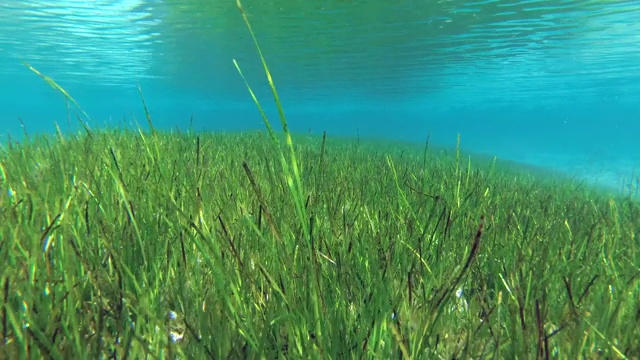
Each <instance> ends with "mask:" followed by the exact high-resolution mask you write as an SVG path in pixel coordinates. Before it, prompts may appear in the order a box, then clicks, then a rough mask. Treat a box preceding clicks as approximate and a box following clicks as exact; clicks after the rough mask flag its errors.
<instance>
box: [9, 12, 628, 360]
mask: <svg viewBox="0 0 640 360" xmlns="http://www.w3.org/2000/svg"><path fill="white" fill-rule="evenodd" d="M238 6H239V8H240V9H241V10H242V7H241V4H240V3H239V2H238ZM242 14H243V16H244V13H242ZM244 19H245V21H246V23H247V25H248V27H249V31H250V34H251V35H252V36H253V31H252V30H251V27H250V24H249V22H248V20H247V19H246V17H245V18H244ZM254 40H255V38H254ZM256 47H257V49H258V51H259V50H260V48H259V46H258V43H257V42H256ZM259 56H260V58H261V60H262V62H263V64H264V70H265V74H266V76H267V79H268V81H269V83H270V85H271V88H272V90H273V94H274V100H275V102H276V105H277V106H278V109H279V110H280V112H279V115H280V121H281V125H282V128H283V131H282V133H279V132H276V131H275V130H274V129H273V127H272V124H271V123H270V121H269V120H268V119H267V117H266V116H264V113H263V112H262V108H261V105H260V102H259V101H258V99H257V98H255V96H253V92H252V91H251V86H250V85H249V84H248V83H247V88H248V90H249V92H250V95H251V96H252V98H253V99H254V101H255V103H256V105H257V106H258V109H259V112H260V113H261V114H262V115H263V116H264V121H265V126H266V129H267V131H266V133H265V132H254V133H237V134H236V133H230V134H211V133H206V134H199V133H194V132H191V131H188V132H172V133H169V132H162V131H158V130H156V129H155V128H154V127H153V123H152V119H151V115H150V112H149V111H147V109H146V105H145V104H144V99H143V106H144V107H145V112H146V114H147V122H148V124H149V127H150V129H149V131H143V130H141V129H140V128H138V129H131V130H127V129H124V130H123V129H112V130H103V131H92V130H91V129H90V128H89V127H88V126H87V125H86V124H85V123H84V122H83V124H84V130H83V132H81V133H78V134H70V135H63V134H62V133H60V132H59V133H58V134H56V135H55V136H40V137H32V138H27V139H26V140H25V141H23V142H22V143H13V142H10V143H8V144H6V145H5V146H3V148H2V151H1V152H0V190H1V192H0V264H1V265H0V299H1V300H0V303H1V304H2V306H1V307H0V332H1V333H0V337H1V338H2V345H0V358H52V359H67V358H117V359H121V358H136V359H137V358H216V359H217V358H322V359H327V358H330V359H339V358H383V359H386V358H406V359H415V358H534V357H535V358H549V357H559V358H637V357H638V356H639V355H640V268H639V265H638V264H640V258H639V255H638V254H639V252H638V250H639V248H640V230H639V229H640V206H639V204H638V203H637V202H635V201H631V199H628V198H610V197H607V196H605V195H603V194H602V193H600V192H596V191H591V190H590V189H588V188H585V187H581V186H577V185H576V184H575V183H573V182H570V181H568V180H557V181H556V180H546V181H541V180H539V179H537V178H535V177H531V176H529V175H527V174H525V173H520V172H516V171H512V170H510V169H504V168H502V167H501V165H500V164H499V163H498V162H489V163H483V164H476V163H473V164H472V162H471V159H469V158H465V157H463V156H462V155H461V151H460V146H458V148H457V149H456V151H455V152H453V153H450V152H447V151H444V150H441V149H434V148H432V147H429V145H428V142H427V144H426V145H425V147H424V148H416V147H411V146H400V145H388V146H381V145H380V144H379V143H376V142H369V141H358V142H356V141H352V140H349V139H333V138H332V137H330V136H327V135H326V134H325V135H324V136H322V137H311V136H306V137H303V136H296V141H295V142H294V141H293V134H291V133H290V132H289V131H288V129H287V122H286V118H285V115H284V111H283V109H282V106H281V104H280V102H279V99H278V94H277V91H276V88H275V85H274V82H273V80H272V79H271V76H270V73H269V70H268V67H267V65H266V62H265V60H264V57H263V56H262V54H261V52H260V51H259ZM27 65H28V64H27ZM28 66H29V65H28ZM236 66H237V69H238V71H239V74H240V75H241V76H242V71H241V67H240V65H239V64H237V63H236ZM30 69H31V70H32V71H35V72H36V73H37V74H38V75H40V76H42V77H43V79H44V80H45V81H46V82H47V83H48V84H49V85H51V86H52V87H53V88H54V89H55V90H57V91H59V92H61V93H62V94H63V95H64V96H65V99H67V100H68V101H70V102H71V103H73V104H74V105H76V106H77V107H78V108H79V106H78V105H77V104H75V102H74V101H73V98H71V96H70V95H69V94H68V93H66V91H64V90H63V89H62V88H60V87H59V86H58V85H57V84H56V83H55V81H53V80H52V79H50V78H48V77H46V76H45V75H43V74H40V73H39V72H37V70H36V69H34V68H32V67H30ZM241 79H244V77H241ZM141 94H142V93H141ZM82 114H83V115H84V116H86V114H85V113H84V112H82Z"/></svg>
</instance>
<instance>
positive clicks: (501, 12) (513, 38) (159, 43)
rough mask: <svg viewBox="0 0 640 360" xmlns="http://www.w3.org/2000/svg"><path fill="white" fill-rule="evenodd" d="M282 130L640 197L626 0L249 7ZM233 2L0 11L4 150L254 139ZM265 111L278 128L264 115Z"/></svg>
mask: <svg viewBox="0 0 640 360" xmlns="http://www.w3.org/2000/svg"><path fill="white" fill-rule="evenodd" d="M243 6H244V8H245V10H246V12H247V14H248V16H249V19H250V21H251V23H252V26H253V29H254V31H255V32H256V34H257V37H258V41H259V42H260V44H261V47H262V50H263V52H264V55H265V57H266V60H267V62H268V64H269V66H270V69H271V71H272V75H273V77H274V81H275V83H276V86H277V88H278V91H279V93H280V95H281V99H282V102H283V106H284V108H285V111H286V115H287V119H288V122H289V125H290V128H291V129H292V131H294V132H299V133H312V134H317V135H319V134H322V132H323V131H327V134H328V136H329V137H331V136H350V137H356V136H360V137H368V138H378V139H390V140H400V141H408V142H415V143H424V142H425V141H426V139H427V136H428V135H429V136H430V141H431V143H434V144H437V145H441V146H447V147H453V146H455V144H456V141H457V136H458V134H460V136H461V146H462V149H463V150H464V151H468V152H473V153H481V154H487V155H490V156H493V155H495V156H498V158H501V159H507V160H513V161H517V162H521V163H524V164H528V165H533V166H541V167H545V168H548V169H552V170H557V171H561V172H563V173H566V174H569V175H571V176H575V177H577V178H579V179H584V180H587V181H589V182H590V183H594V184H598V185H601V186H603V187H606V188H608V189H611V190H614V191H622V192H623V193H625V194H631V195H634V196H636V197H638V177H639V176H640V169H638V166H640V145H639V144H640V141H639V140H638V139H639V137H640V21H638V20H639V19H640V2H638V1H615V0H611V1H606V0H600V1H569V0H565V1H561V0H555V1H550V0H538V1H531V0H529V1H516V0H503V1H499V0H489V1H459V0H451V1H445V0H441V1H416V0H413V1H347V0H331V1H322V2H317V1H294V0H245V1H243ZM233 59H236V60H237V61H238V63H239V65H240V66H241V67H242V68H243V71H244V73H245V75H246V77H247V79H248V81H249V82H250V83H251V85H252V86H254V89H257V90H258V91H257V95H258V98H259V99H260V100H261V101H262V102H263V104H265V105H267V104H271V103H272V101H271V93H270V90H269V88H268V86H267V83H266V80H265V78H264V73H263V72H262V71H263V70H262V68H261V65H260V63H259V57H258V56H257V53H256V51H255V48H254V44H253V43H252V41H251V38H250V35H249V33H248V31H247V28H246V26H245V24H244V23H243V21H242V17H241V14H240V12H239V10H238V8H237V6H236V2H235V1H233V0H165V1H163V0H147V1H145V0H111V1H107V0H97V1H91V2H88V1H81V0H62V1H60V0H43V1H40V0H37V1H36V0H33V1H27V0H11V1H8V0H6V1H2V2H0V143H5V142H7V141H8V140H9V139H22V137H23V133H24V129H23V128H22V125H21V123H22V124H24V127H25V129H26V131H27V132H28V133H29V134H36V133H53V132H54V131H55V123H58V124H59V126H60V127H61V128H62V129H63V130H64V131H76V130H77V129H78V126H79V125H78V122H77V120H75V118H68V111H67V105H66V104H65V101H64V98H63V97H61V96H60V94H59V93H57V92H56V91H54V90H53V89H51V88H50V87H49V86H48V85H47V84H46V83H45V82H43V81H42V79H40V78H39V77H38V76H36V75H35V74H34V73H33V72H31V71H30V70H29V69H28V68H27V67H25V66H24V65H23V64H22V61H24V62H27V63H29V64H31V65H33V66H34V67H35V68H37V69H38V70H40V71H41V72H42V73H44V74H46V75H48V76H50V77H51V78H53V79H54V80H55V81H56V82H57V83H58V84H60V85H61V86H62V87H63V88H65V89H66V90H67V91H68V92H69V93H70V95H71V96H73V97H74V98H75V99H76V100H77V101H78V103H79V104H80V105H81V106H82V107H83V108H84V109H85V110H86V111H87V112H88V114H89V115H90V116H91V118H92V122H91V123H89V125H90V126H91V127H92V128H94V129H95V128H104V127H123V126H129V127H130V126H135V122H136V121H137V122H138V123H139V124H140V125H141V126H142V127H145V126H146V122H145V120H144V109H143V107H142V103H141V101H140V95H139V94H138V85H140V87H141V89H142V91H143V93H144V97H145V100H146V102H147V106H148V108H149V111H150V113H151V116H152V118H153V121H154V125H155V126H156V127H158V128H159V129H165V130H172V129H180V130H188V129H190V128H191V129H194V130H199V131H242V130H262V129H263V128H264V124H263V122H262V119H261V117H260V114H259V112H258V111H257V109H256V107H255V104H254V103H253V101H252V100H251V97H250V96H249V94H248V92H247V89H246V87H245V85H244V83H243V82H242V79H241V78H240V76H239V75H238V72H237V70H236V69H235V67H234V65H233ZM266 107H267V111H268V112H267V114H268V115H270V116H271V117H273V118H274V119H275V117H276V115H277V112H276V110H275V107H274V106H273V105H267V106H266Z"/></svg>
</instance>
